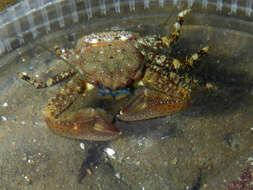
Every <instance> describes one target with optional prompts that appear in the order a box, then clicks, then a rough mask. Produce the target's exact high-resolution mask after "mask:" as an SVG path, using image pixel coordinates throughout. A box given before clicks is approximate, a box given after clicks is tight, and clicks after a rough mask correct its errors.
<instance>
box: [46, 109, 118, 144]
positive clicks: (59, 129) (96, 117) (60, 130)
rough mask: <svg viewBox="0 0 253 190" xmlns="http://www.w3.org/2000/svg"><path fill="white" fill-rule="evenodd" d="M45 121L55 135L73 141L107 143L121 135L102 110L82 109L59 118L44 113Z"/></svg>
mask: <svg viewBox="0 0 253 190" xmlns="http://www.w3.org/2000/svg"><path fill="white" fill-rule="evenodd" d="M45 121H46V123H47V125H48V126H49V128H50V129H51V130H52V131H54V132H55V133H57V134H59V135H61V136H65V137H69V138H74V139H81V140H89V141H107V140H112V139H115V138H117V137H118V136H119V135H120V134H121V132H120V130H119V129H118V128H117V127H116V126H114V125H112V124H111V119H110V118H109V117H108V116H107V115H106V113H105V111H104V110H102V109H93V108H87V109H82V110H79V111H77V112H74V113H71V114H68V115H65V116H61V117H59V118H55V117H52V116H50V115H49V114H47V113H45Z"/></svg>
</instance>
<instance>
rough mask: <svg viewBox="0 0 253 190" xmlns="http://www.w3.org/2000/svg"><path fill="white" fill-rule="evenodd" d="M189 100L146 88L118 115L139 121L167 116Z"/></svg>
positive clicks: (180, 108)
mask: <svg viewBox="0 0 253 190" xmlns="http://www.w3.org/2000/svg"><path fill="white" fill-rule="evenodd" d="M186 105H187V101H186V100H184V99H182V98H179V97H175V96H174V97H173V96H168V95H167V94H165V93H162V92H160V91H156V90H151V89H147V88H146V89H144V90H142V91H141V92H140V93H138V94H137V95H136V96H135V97H134V98H133V99H132V101H130V102H129V104H128V105H126V106H125V107H124V108H123V109H122V110H121V111H120V114H119V115H118V116H117V117H118V118H119V119H120V120H123V121H137V120H144V119H151V118H156V117H161V116H166V115H168V114H172V113H175V112H178V111H180V110H182V109H183V108H184V107H185V106H186Z"/></svg>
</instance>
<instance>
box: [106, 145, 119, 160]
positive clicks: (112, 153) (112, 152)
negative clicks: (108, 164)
mask: <svg viewBox="0 0 253 190" xmlns="http://www.w3.org/2000/svg"><path fill="white" fill-rule="evenodd" d="M104 151H105V153H106V154H107V155H108V156H109V157H110V158H113V159H115V153H116V152H115V150H113V149H112V148H108V147H107V148H105V149H104Z"/></svg>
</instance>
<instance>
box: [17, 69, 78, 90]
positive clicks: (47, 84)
mask: <svg viewBox="0 0 253 190" xmlns="http://www.w3.org/2000/svg"><path fill="white" fill-rule="evenodd" d="M17 74H18V77H19V78H21V79H23V80H25V81H27V82H28V83H30V84H31V85H33V86H34V87H35V88H37V89H39V88H47V87H50V86H53V85H54V84H56V83H59V82H61V81H63V80H65V79H67V78H69V77H71V76H73V75H75V74H76V71H74V70H73V69H70V70H67V71H63V72H61V73H58V74H56V75H54V76H53V77H51V78H49V79H47V81H38V80H36V79H33V78H31V77H30V76H28V75H27V74H26V73H19V72H17Z"/></svg>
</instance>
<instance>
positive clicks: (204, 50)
mask: <svg viewBox="0 0 253 190" xmlns="http://www.w3.org/2000/svg"><path fill="white" fill-rule="evenodd" d="M209 49H210V46H206V47H203V48H202V49H200V50H199V51H198V52H197V53H194V54H193V55H192V56H191V57H189V58H186V59H185V60H184V61H183V65H185V66H188V67H189V66H190V67H192V66H193V64H194V62H196V61H197V60H199V58H201V57H203V56H204V55H206V54H207V52H208V51H209Z"/></svg>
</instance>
